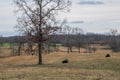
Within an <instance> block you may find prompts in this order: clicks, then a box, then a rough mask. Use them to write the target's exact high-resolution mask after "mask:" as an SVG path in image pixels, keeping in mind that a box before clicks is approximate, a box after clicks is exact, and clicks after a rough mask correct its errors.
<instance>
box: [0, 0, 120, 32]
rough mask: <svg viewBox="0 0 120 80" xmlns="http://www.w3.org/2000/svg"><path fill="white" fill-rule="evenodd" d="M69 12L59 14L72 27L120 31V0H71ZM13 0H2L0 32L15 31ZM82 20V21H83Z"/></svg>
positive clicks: (89, 30) (0, 3)
mask: <svg viewBox="0 0 120 80" xmlns="http://www.w3.org/2000/svg"><path fill="white" fill-rule="evenodd" d="M71 1H72V2H73V3H72V7H71V11H70V12H69V13H62V14H60V15H59V16H60V17H61V18H66V19H67V20H68V22H70V23H69V25H70V26H72V27H80V28H82V29H83V30H84V31H85V32H95V33H105V32H109V30H110V29H117V30H118V31H119V33H120V0H71ZM13 11H14V7H13V5H12V0H1V1H0V34H2V33H1V32H3V31H9V32H10V31H15V29H14V28H13V27H14V26H15V24H16V23H17V22H16V16H15V14H14V13H13ZM81 22H82V23H81Z"/></svg>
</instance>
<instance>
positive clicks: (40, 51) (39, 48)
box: [38, 43, 42, 65]
mask: <svg viewBox="0 0 120 80" xmlns="http://www.w3.org/2000/svg"><path fill="white" fill-rule="evenodd" d="M41 64H42V44H40V43H38V65H41Z"/></svg>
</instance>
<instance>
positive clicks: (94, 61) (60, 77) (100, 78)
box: [0, 48, 120, 80]
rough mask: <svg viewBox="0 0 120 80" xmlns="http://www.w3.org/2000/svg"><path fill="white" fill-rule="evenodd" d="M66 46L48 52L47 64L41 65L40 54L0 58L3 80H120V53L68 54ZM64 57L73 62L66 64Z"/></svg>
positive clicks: (44, 56)
mask: <svg viewBox="0 0 120 80" xmlns="http://www.w3.org/2000/svg"><path fill="white" fill-rule="evenodd" d="M64 49H65V48H64ZM64 49H62V50H63V51H62V52H53V53H51V54H46V55H45V54H44V55H43V65H37V56H15V57H6V58H0V80H120V53H113V52H111V51H108V50H107V51H106V50H105V51H104V50H102V51H101V50H100V51H97V52H96V53H80V54H79V53H77V52H73V53H70V54H67V53H66V52H65V51H64ZM106 52H109V53H110V55H111V57H110V58H105V55H106ZM64 59H68V60H69V63H68V64H62V63H61V61H62V60H64Z"/></svg>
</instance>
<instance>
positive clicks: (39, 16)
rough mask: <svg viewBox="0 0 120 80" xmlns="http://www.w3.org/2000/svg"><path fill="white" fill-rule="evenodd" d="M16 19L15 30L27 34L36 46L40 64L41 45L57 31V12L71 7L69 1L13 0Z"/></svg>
mask: <svg viewBox="0 0 120 80" xmlns="http://www.w3.org/2000/svg"><path fill="white" fill-rule="evenodd" d="M14 3H15V5H16V7H17V10H16V11H17V12H18V11H20V12H21V13H22V14H21V13H20V14H21V15H22V16H21V17H20V18H18V20H17V21H18V25H19V26H17V28H18V30H19V31H21V32H23V33H26V32H27V33H28V32H29V35H28V36H31V37H32V40H33V41H34V42H36V43H37V44H38V52H39V61H38V64H42V45H43V43H44V42H45V41H47V40H48V39H49V38H50V35H52V33H53V32H55V31H57V30H58V29H59V28H58V27H59V26H60V25H58V20H57V17H56V16H57V15H58V11H66V10H68V6H70V5H71V2H70V1H69V0H14Z"/></svg>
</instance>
